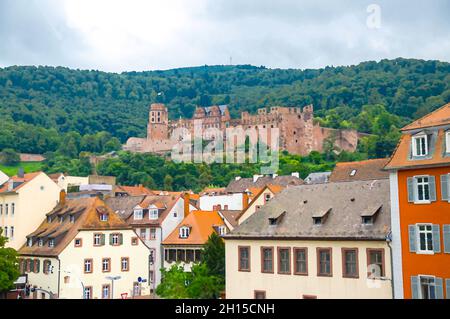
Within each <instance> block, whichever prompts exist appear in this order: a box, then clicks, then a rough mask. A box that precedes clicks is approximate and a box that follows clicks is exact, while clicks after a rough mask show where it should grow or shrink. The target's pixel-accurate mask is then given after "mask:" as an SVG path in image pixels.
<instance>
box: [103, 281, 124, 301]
mask: <svg viewBox="0 0 450 319" xmlns="http://www.w3.org/2000/svg"><path fill="white" fill-rule="evenodd" d="M121 278H122V277H120V276H108V277H106V279H107V280H111V299H114V281H116V280H119V279H121Z"/></svg>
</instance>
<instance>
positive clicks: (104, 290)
mask: <svg viewBox="0 0 450 319" xmlns="http://www.w3.org/2000/svg"><path fill="white" fill-rule="evenodd" d="M109 291H110V287H109V285H103V286H102V299H110V295H109Z"/></svg>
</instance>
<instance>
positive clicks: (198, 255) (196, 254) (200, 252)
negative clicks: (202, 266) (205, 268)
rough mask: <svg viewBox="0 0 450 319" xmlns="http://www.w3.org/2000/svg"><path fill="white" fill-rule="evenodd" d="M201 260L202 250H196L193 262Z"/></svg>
mask: <svg viewBox="0 0 450 319" xmlns="http://www.w3.org/2000/svg"><path fill="white" fill-rule="evenodd" d="M201 261H202V251H201V250H196V251H195V262H201Z"/></svg>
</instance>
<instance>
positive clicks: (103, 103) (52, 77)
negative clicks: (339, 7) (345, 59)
mask: <svg viewBox="0 0 450 319" xmlns="http://www.w3.org/2000/svg"><path fill="white" fill-rule="evenodd" d="M449 83H450V63H446V62H439V61H423V60H412V59H396V60H382V61H381V62H364V63H361V64H359V65H356V66H349V67H326V68H323V69H318V70H295V69H287V70H282V69H267V68H264V67H254V66H247V65H244V66H204V67H195V68H184V69H174V70H168V71H151V72H128V73H122V74H115V73H105V72H99V71H81V70H71V69H67V68H62V67H58V68H53V67H15V66H13V67H7V68H3V69H0V117H1V119H2V127H1V128H0V130H1V131H0V149H3V148H6V147H8V148H13V149H16V150H17V151H23V152H33V153H45V152H47V151H55V150H56V149H57V148H58V146H59V144H60V143H62V140H63V136H62V135H64V133H68V132H71V131H73V132H77V133H78V134H80V135H81V136H84V135H86V134H90V135H92V134H95V133H97V132H101V131H104V132H109V133H110V134H111V135H112V137H116V138H118V139H119V140H120V142H122V143H123V142H125V141H126V139H127V138H128V137H130V136H144V135H145V127H146V123H147V114H148V105H149V104H150V103H152V102H163V103H166V104H167V105H168V107H169V112H170V116H171V118H177V117H179V116H186V117H190V116H192V114H193V111H194V109H195V107H196V105H202V106H205V105H211V104H228V105H229V106H230V110H231V113H232V116H234V117H237V116H239V113H240V112H241V111H243V110H247V111H251V112H253V111H255V110H256V109H257V108H259V107H264V106H273V105H288V106H304V105H307V104H309V103H313V104H314V106H315V109H316V115H317V116H318V117H319V120H320V121H322V122H323V123H324V125H329V126H332V127H336V128H337V127H355V128H357V129H359V130H361V131H363V132H366V133H376V132H374V130H375V129H376V128H375V127H374V125H373V124H374V123H367V122H366V123H355V121H354V119H355V117H357V116H358V114H359V113H360V111H361V110H362V108H363V107H364V106H365V105H383V106H384V107H385V109H386V111H387V113H389V114H392V115H395V116H398V118H399V121H400V122H406V121H409V120H411V119H414V118H417V117H418V116H421V115H423V114H425V113H427V112H429V111H431V110H433V109H435V108H437V107H439V106H441V105H443V104H444V103H445V102H449V101H450V88H449Z"/></svg>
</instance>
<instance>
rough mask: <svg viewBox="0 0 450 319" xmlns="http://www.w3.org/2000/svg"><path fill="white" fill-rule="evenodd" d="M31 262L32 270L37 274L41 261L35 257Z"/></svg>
mask: <svg viewBox="0 0 450 319" xmlns="http://www.w3.org/2000/svg"><path fill="white" fill-rule="evenodd" d="M33 264H34V268H33V271H34V272H35V273H36V274H38V273H39V270H40V268H41V261H40V260H39V259H35V260H34V262H33Z"/></svg>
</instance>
